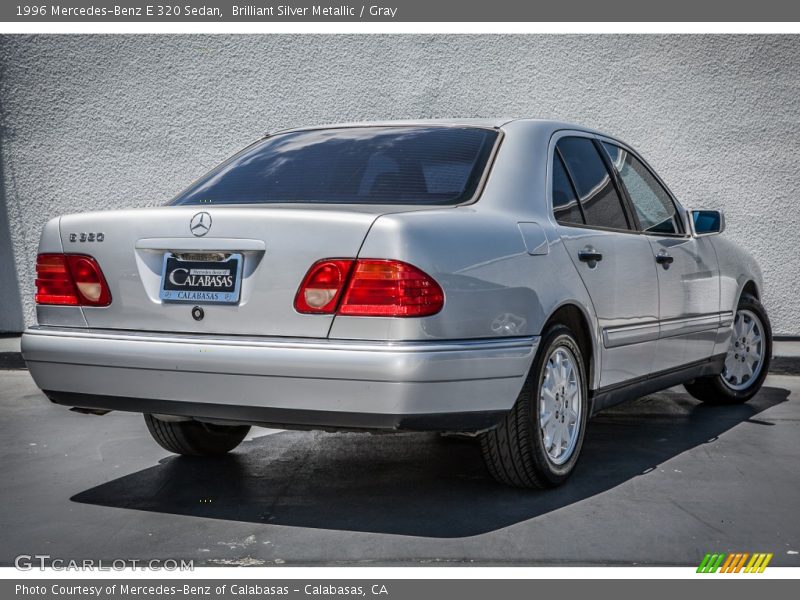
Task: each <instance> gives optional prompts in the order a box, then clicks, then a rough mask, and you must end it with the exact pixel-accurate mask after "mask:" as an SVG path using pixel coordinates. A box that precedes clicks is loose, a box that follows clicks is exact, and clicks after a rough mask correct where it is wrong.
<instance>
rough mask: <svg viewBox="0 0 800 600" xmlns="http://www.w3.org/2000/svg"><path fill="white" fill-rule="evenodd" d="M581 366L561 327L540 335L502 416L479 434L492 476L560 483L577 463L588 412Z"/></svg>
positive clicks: (525, 483)
mask: <svg viewBox="0 0 800 600" xmlns="http://www.w3.org/2000/svg"><path fill="white" fill-rule="evenodd" d="M587 413H588V402H587V382H586V368H585V366H584V363H583V357H582V354H581V350H580V348H579V346H578V342H577V340H576V338H575V335H574V334H573V333H572V331H570V330H569V328H567V327H565V326H564V325H554V326H552V327H550V328H549V329H548V330H547V331H546V332H545V334H544V335H543V336H542V341H541V345H540V347H539V351H538V352H537V354H536V358H535V360H534V362H533V366H532V367H531V371H530V373H529V374H528V379H527V380H526V382H525V385H524V386H523V388H522V391H521V392H520V395H519V397H518V398H517V402H516V404H514V408H512V409H511V411H510V412H509V414H508V415H507V416H506V418H505V420H504V421H503V422H502V423H501V424H500V425H499V426H498V427H496V428H495V429H493V430H491V431H487V432H486V433H484V434H482V436H481V450H482V452H483V458H484V461H485V462H486V466H487V468H488V469H489V472H490V473H491V474H492V476H493V477H494V478H495V479H497V480H498V481H500V482H501V483H505V484H507V485H511V486H514V487H519V488H548V487H555V486H557V485H560V484H562V483H563V482H564V481H565V480H566V479H567V478H568V477H569V476H570V474H571V473H572V470H573V469H574V468H575V464H576V463H577V462H578V456H579V455H580V451H581V446H582V445H583V436H584V431H585V429H586V419H587V416H588V414H587Z"/></svg>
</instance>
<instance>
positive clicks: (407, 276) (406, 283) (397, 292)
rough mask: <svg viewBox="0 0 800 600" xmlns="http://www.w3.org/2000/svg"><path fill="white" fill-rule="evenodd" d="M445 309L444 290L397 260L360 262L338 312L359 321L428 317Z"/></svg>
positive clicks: (419, 272) (415, 268)
mask: <svg viewBox="0 0 800 600" xmlns="http://www.w3.org/2000/svg"><path fill="white" fill-rule="evenodd" d="M443 306H444V292H443V291H442V288H441V287H440V286H439V284H438V283H436V281H434V279H433V278H432V277H431V276H430V275H428V274H426V273H423V272H422V271H420V270H419V269H418V268H417V267H415V266H413V265H409V264H407V263H404V262H400V261H398V260H373V259H359V260H357V261H356V265H355V267H354V269H353V273H352V275H351V276H350V283H349V285H348V286H347V291H346V292H345V294H344V297H343V298H342V303H341V305H340V306H339V311H338V312H339V314H340V315H348V316H360V317H427V316H429V315H433V314H436V313H437V312H439V311H440V310H442V307H443Z"/></svg>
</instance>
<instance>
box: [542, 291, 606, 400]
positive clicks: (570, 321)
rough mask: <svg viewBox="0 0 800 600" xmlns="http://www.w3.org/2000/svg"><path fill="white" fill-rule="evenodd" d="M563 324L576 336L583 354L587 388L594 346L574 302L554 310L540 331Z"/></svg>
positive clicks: (592, 371) (582, 316) (590, 385)
mask: <svg viewBox="0 0 800 600" xmlns="http://www.w3.org/2000/svg"><path fill="white" fill-rule="evenodd" d="M556 323H558V324H560V325H565V326H567V327H569V328H570V329H571V330H572V332H573V333H574V334H575V337H577V338H578V345H579V346H580V348H581V354H582V355H583V362H584V363H585V364H586V370H587V372H588V376H589V388H590V389H591V387H592V381H594V360H593V359H594V352H593V350H594V348H593V345H592V337H591V334H590V332H591V328H590V326H589V322H588V321H587V320H586V316H585V315H584V314H583V311H581V309H580V308H578V307H577V306H575V305H574V304H565V305H564V306H562V307H560V308H559V309H558V310H557V311H556V312H554V313H553V314H552V315H551V316H550V318H549V319H548V320H547V323H545V325H544V327H543V328H542V331H544V330H545V329H547V328H548V327H549V326H550V325H554V324H556Z"/></svg>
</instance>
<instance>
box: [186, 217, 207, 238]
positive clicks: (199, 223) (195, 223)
mask: <svg viewBox="0 0 800 600" xmlns="http://www.w3.org/2000/svg"><path fill="white" fill-rule="evenodd" d="M210 229H211V215H210V214H208V213H207V212H199V213H197V214H196V215H195V216H193V217H192V220H191V221H189V231H191V232H192V234H193V235H196V236H197V237H203V236H204V235H205V234H207V233H208V231H209V230H210Z"/></svg>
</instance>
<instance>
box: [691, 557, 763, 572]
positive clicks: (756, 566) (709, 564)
mask: <svg viewBox="0 0 800 600" xmlns="http://www.w3.org/2000/svg"><path fill="white" fill-rule="evenodd" d="M772 556H773V555H772V553H765V552H756V553H754V554H750V553H748V552H736V553H733V554H725V553H722V552H720V553H714V554H711V553H708V554H706V555H705V556H704V557H703V560H702V561H701V562H700V566H699V567H697V572H698V573H716V572H717V570H719V572H720V573H740V572H742V569H744V571H743V572H744V573H763V572H764V569H766V568H767V565H768V564H769V563H770V561H771V560H772ZM748 558H749V559H750V561H749V562H747V559H748ZM745 562H747V566H745Z"/></svg>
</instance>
